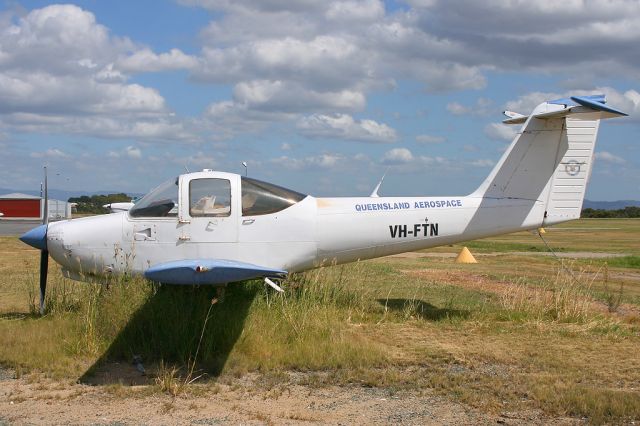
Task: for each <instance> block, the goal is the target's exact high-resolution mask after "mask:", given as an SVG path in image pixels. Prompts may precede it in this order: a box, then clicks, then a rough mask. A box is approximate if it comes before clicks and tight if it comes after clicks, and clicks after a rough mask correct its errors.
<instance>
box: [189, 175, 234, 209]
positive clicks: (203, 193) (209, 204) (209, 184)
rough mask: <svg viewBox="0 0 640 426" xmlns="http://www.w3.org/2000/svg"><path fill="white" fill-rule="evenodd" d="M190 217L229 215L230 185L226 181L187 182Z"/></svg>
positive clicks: (198, 180)
mask: <svg viewBox="0 0 640 426" xmlns="http://www.w3.org/2000/svg"><path fill="white" fill-rule="evenodd" d="M189 214H190V215H191V217H198V216H206V217H225V216H229V215H230V214H231V183H230V182H229V181H228V180H227V179H193V180H192V181H190V182H189Z"/></svg>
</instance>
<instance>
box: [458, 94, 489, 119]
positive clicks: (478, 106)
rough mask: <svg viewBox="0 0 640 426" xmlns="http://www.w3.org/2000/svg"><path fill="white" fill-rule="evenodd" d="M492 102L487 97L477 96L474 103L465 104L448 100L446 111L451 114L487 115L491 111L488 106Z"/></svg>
mask: <svg viewBox="0 0 640 426" xmlns="http://www.w3.org/2000/svg"><path fill="white" fill-rule="evenodd" d="M492 104H493V102H492V101H491V100H490V99H487V98H478V99H477V100H476V102H475V104H474V105H471V106H465V105H462V104H460V103H458V102H449V103H448V104H447V111H449V112H450V113H451V114H453V115H467V114H469V115H476V116H482V115H488V114H490V113H491V110H490V107H491V105H492Z"/></svg>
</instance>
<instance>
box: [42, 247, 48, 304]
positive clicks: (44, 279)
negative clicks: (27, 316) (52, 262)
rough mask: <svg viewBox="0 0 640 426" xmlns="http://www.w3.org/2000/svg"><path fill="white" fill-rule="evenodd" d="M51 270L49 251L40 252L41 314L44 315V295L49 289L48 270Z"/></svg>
mask: <svg viewBox="0 0 640 426" xmlns="http://www.w3.org/2000/svg"><path fill="white" fill-rule="evenodd" d="M48 271H49V251H47V250H42V251H41V252H40V315H44V295H45V292H46V291H47V272H48Z"/></svg>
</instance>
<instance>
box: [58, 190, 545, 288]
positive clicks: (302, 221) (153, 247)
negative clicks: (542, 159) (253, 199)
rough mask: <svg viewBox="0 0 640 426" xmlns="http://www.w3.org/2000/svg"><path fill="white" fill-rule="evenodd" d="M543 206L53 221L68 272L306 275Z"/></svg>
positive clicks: (515, 219)
mask: <svg viewBox="0 0 640 426" xmlns="http://www.w3.org/2000/svg"><path fill="white" fill-rule="evenodd" d="M543 215H544V211H543V205H542V203H539V202H531V201H527V200H517V199H509V200H504V199H502V200H491V199H483V198H478V197H473V196H467V197H431V198H430V197H382V198H368V197H367V198H365V197H363V198H314V197H311V196H308V197H306V198H305V199H304V200H302V201H300V202H298V203H297V204H295V205H293V206H291V207H289V208H287V209H285V210H283V211H281V212H278V213H275V214H269V215H262V216H239V217H236V218H233V217H231V218H215V219H212V220H211V219H205V220H202V221H198V220H195V219H191V220H189V221H185V220H182V221H181V220H179V219H178V218H177V217H173V218H162V219H159V218H149V219H146V218H132V217H130V216H129V214H128V213H127V212H123V213H117V214H111V215H104V216H94V217H88V218H81V219H76V220H72V221H64V222H58V223H53V224H51V225H50V227H49V234H48V240H49V252H50V254H51V256H52V257H53V258H54V259H55V260H56V261H57V262H58V263H60V264H61V265H62V267H63V270H64V271H65V274H66V275H67V276H70V277H72V278H81V277H80V276H79V274H78V273H82V274H98V275H99V274H102V273H106V272H114V273H125V272H129V273H133V274H142V273H143V272H144V271H145V270H146V269H148V268H149V267H150V266H152V265H155V264H158V263H162V262H167V261H171V260H175V259H203V258H205V259H206V258H211V259H227V260H236V261H241V262H246V263H252V264H257V265H262V266H266V267H271V268H278V269H284V270H287V271H289V272H297V271H303V270H307V269H311V268H314V267H317V266H320V265H322V264H330V263H345V262H350V261H355V260H358V259H360V260H364V259H370V258H375V257H380V256H387V255H391V254H396V253H402V252H407V251H414V250H419V249H424V248H430V247H436V246H440V245H444V244H452V243H456V242H460V241H465V240H471V239H476V238H482V237H487V236H491V235H497V234H503V233H507V232H514V231H518V230H525V229H535V228H537V227H539V226H541V223H542V218H543Z"/></svg>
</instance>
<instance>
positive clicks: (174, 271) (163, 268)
mask: <svg viewBox="0 0 640 426" xmlns="http://www.w3.org/2000/svg"><path fill="white" fill-rule="evenodd" d="M286 275H287V271H283V270H281V269H272V268H266V267H264V266H258V265H254V264H251V263H244V262H238V261H234V260H224V259H187V260H176V261H172V262H166V263H160V264H158V265H154V266H152V267H151V268H149V269H147V270H146V271H145V273H144V276H145V278H147V279H149V280H151V281H155V282H159V283H164V284H179V285H222V284H226V283H231V282H236V281H244V280H251V279H254V278H264V277H277V278H282V277H284V276H286Z"/></svg>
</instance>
